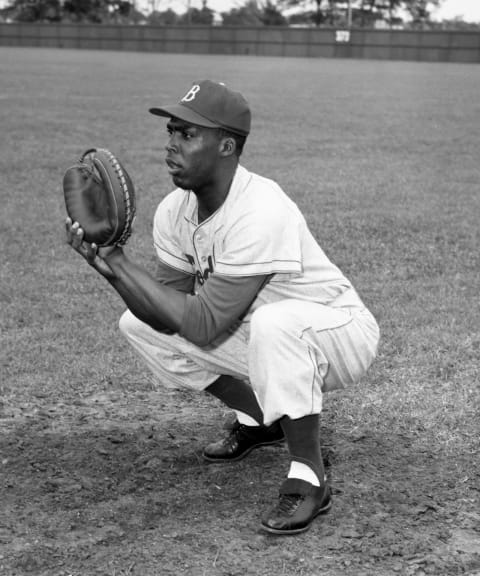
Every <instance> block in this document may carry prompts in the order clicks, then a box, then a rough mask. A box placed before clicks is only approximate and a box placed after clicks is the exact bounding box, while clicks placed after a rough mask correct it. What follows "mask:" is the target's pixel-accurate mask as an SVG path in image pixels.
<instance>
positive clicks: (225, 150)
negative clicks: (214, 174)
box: [220, 136, 237, 156]
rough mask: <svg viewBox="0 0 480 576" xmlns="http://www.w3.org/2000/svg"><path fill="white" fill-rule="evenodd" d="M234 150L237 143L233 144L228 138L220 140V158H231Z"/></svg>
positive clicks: (232, 139)
mask: <svg viewBox="0 0 480 576" xmlns="http://www.w3.org/2000/svg"><path fill="white" fill-rule="evenodd" d="M236 149H237V143H236V142H235V139H234V138H231V137H230V136H227V137H225V138H222V140H221V142H220V154H221V156H232V154H235V150H236Z"/></svg>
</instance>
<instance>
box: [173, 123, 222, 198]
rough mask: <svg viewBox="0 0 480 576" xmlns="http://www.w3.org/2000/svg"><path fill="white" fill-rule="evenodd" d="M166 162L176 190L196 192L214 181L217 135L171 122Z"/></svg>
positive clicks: (216, 163) (198, 127)
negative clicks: (177, 188) (176, 187)
mask: <svg viewBox="0 0 480 576" xmlns="http://www.w3.org/2000/svg"><path fill="white" fill-rule="evenodd" d="M167 130H168V135H169V137H168V143H167V145H166V147H165V148H166V150H167V156H166V158H165V162H166V164H167V166H168V172H169V174H170V176H171V177H172V180H173V183H174V184H175V186H178V187H180V188H183V189H184V190H199V189H202V188H205V187H207V186H208V185H209V184H210V183H212V182H213V181H214V179H215V174H216V170H217V168H218V161H219V158H220V155H219V150H220V138H219V136H218V131H217V130H214V129H211V128H203V127H202V126H197V125H196V124H189V123H188V122H184V121H183V120H179V119H177V118H172V119H171V120H170V121H169V122H168V124H167Z"/></svg>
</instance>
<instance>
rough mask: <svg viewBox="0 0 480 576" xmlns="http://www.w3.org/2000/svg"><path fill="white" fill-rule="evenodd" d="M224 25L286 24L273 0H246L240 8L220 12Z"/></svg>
mask: <svg viewBox="0 0 480 576" xmlns="http://www.w3.org/2000/svg"><path fill="white" fill-rule="evenodd" d="M222 21H223V24H224V25H225V26H262V25H263V26H286V25H287V24H288V21H287V19H286V18H285V16H283V14H282V13H281V11H280V10H279V9H278V8H277V6H276V5H275V3H274V2H272V1H271V0H266V2H260V1H259V0H248V1H247V2H246V3H245V4H244V5H243V6H241V7H240V8H233V9H232V10H230V12H222Z"/></svg>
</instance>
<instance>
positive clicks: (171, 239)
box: [153, 190, 195, 275]
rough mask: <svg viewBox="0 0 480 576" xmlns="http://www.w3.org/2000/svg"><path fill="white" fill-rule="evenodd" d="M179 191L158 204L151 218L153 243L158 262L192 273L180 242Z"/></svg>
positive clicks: (180, 213) (180, 201)
mask: <svg viewBox="0 0 480 576" xmlns="http://www.w3.org/2000/svg"><path fill="white" fill-rule="evenodd" d="M180 192H181V191H179V190H176V191H174V192H172V193H171V194H169V195H168V196H166V197H165V198H164V199H163V200H162V202H160V204H159V205H158V208H157V210H156V212H155V217H154V220H153V245H154V247H155V251H156V253H157V256H158V258H159V260H160V262H163V263H164V264H167V265H168V266H170V267H172V268H174V269H176V270H179V271H182V272H185V273H187V274H192V275H193V274H194V273H195V271H194V269H193V267H192V264H191V263H190V262H189V261H188V259H187V257H186V256H185V253H184V249H183V248H182V242H181V233H182V232H181V231H182V224H183V222H182V218H183V216H182V210H181V206H182V197H181V195H180Z"/></svg>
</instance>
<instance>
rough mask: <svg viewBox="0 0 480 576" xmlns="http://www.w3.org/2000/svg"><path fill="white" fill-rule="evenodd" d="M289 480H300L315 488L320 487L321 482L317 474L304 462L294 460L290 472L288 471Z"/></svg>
mask: <svg viewBox="0 0 480 576" xmlns="http://www.w3.org/2000/svg"><path fill="white" fill-rule="evenodd" d="M288 478H299V479H300V480H305V482H309V483H310V484H313V485H314V486H320V480H319V479H318V476H317V475H316V474H315V472H314V471H313V470H312V469H311V468H310V466H307V465H306V464H304V463H303V462H297V461H296V460H292V462H291V463H290V470H289V471H288Z"/></svg>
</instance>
